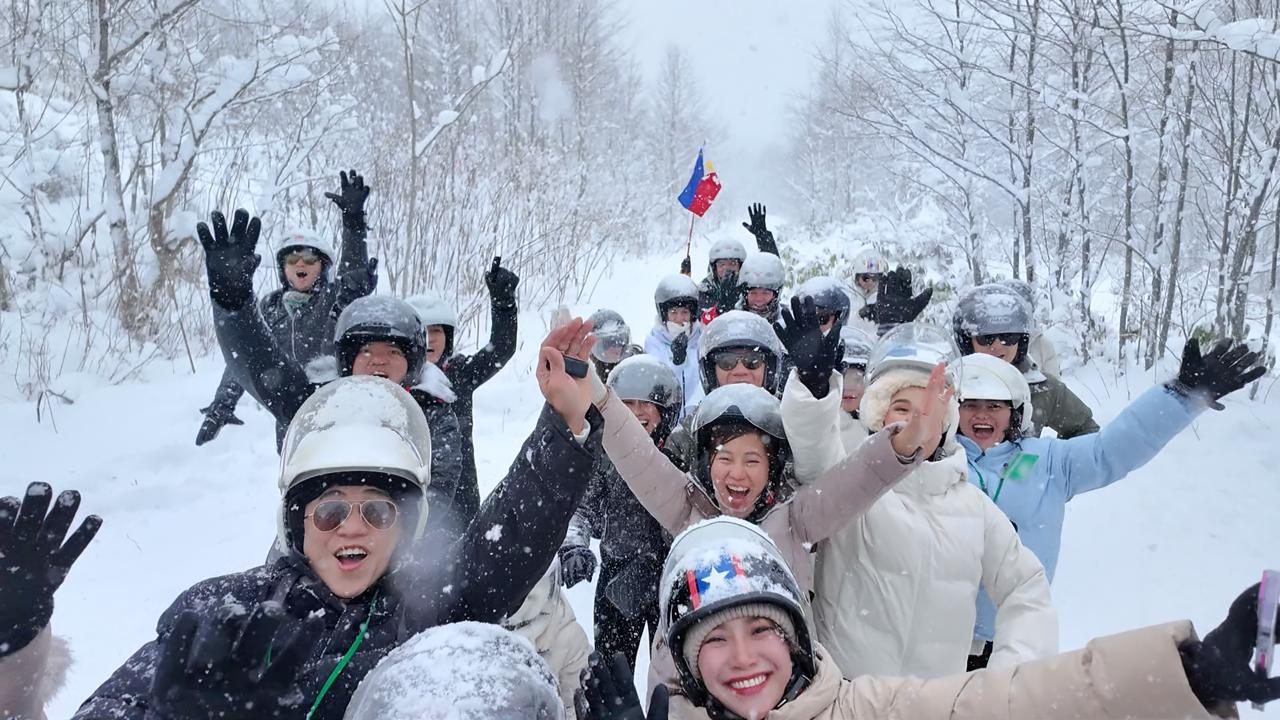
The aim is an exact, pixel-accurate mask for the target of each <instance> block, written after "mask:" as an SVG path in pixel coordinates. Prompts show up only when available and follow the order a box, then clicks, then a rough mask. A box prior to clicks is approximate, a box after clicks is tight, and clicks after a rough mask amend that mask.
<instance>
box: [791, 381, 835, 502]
mask: <svg viewBox="0 0 1280 720" xmlns="http://www.w3.org/2000/svg"><path fill="white" fill-rule="evenodd" d="M795 375H796V374H795V371H794V370H793V371H792V372H791V377H790V379H788V381H787V384H786V387H785V389H784V390H783V391H782V426H783V427H784V428H786V431H787V442H788V443H789V444H790V445H791V461H792V464H793V466H794V468H795V473H796V482H798V483H800V484H801V485H807V484H809V483H811V482H814V481H815V480H817V479H818V478H819V477H821V476H822V473H824V472H826V471H827V470H830V469H831V468H833V467H835V466H836V464H837V463H839V462H840V460H841V459H843V458H844V444H843V441H842V440H841V439H840V422H839V416H838V415H837V413H839V412H840V396H841V394H842V393H843V392H844V378H843V377H842V376H841V375H840V373H838V372H832V373H831V380H830V383H831V384H830V389H829V390H828V391H827V394H826V395H824V396H822V397H820V398H816V397H814V396H813V393H812V392H811V391H810V390H809V388H807V387H806V386H805V384H804V383H802V382H797V381H796V376H795Z"/></svg>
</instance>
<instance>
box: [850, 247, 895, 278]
mask: <svg viewBox="0 0 1280 720" xmlns="http://www.w3.org/2000/svg"><path fill="white" fill-rule="evenodd" d="M887 272H889V261H888V260H886V259H885V258H884V256H883V255H881V254H880V253H878V252H876V251H875V249H874V248H867V249H866V250H863V251H862V252H860V253H858V254H857V255H855V256H854V257H853V274H854V275H883V274H885V273H887Z"/></svg>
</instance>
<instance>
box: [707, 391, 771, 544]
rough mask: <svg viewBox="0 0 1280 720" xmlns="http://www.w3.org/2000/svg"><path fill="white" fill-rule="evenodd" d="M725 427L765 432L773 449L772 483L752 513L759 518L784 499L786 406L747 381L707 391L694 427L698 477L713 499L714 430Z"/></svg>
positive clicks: (751, 517) (767, 440) (758, 500)
mask: <svg viewBox="0 0 1280 720" xmlns="http://www.w3.org/2000/svg"><path fill="white" fill-rule="evenodd" d="M722 426H737V427H740V428H754V429H755V430H757V431H759V432H761V433H764V434H765V436H766V437H765V438H764V440H765V442H766V444H768V445H769V446H771V447H772V448H773V457H772V459H771V461H770V462H769V480H768V484H767V485H766V486H765V488H764V490H763V491H762V492H761V493H760V496H759V497H758V498H757V499H756V504H755V507H754V508H752V510H751V513H750V514H749V515H748V518H750V519H753V520H755V519H759V518H761V517H763V516H764V514H765V513H766V512H768V511H769V510H770V509H772V508H773V507H774V505H776V504H777V503H778V502H780V501H781V500H782V499H784V498H783V495H784V494H785V487H784V483H783V479H782V473H783V470H784V468H785V466H786V464H787V461H788V460H789V459H790V457H791V446H790V445H789V444H788V443H787V433H786V430H785V429H784V428H783V425H782V405H781V403H780V402H779V401H778V398H777V397H776V396H775V395H773V394H771V393H770V392H769V391H768V390H765V389H764V388H759V387H756V386H755V385H747V384H745V383H736V384H734V385H722V386H721V387H718V388H716V389H714V390H712V391H711V392H709V393H707V396H706V397H704V398H703V399H702V402H700V403H698V409H697V410H696V411H695V412H694V415H693V425H692V427H691V428H690V430H691V432H692V433H693V436H694V439H695V442H696V447H697V455H698V464H697V467H696V468H695V469H694V476H695V477H696V478H697V480H698V482H699V483H701V484H702V487H703V489H704V490H706V492H707V495H708V497H710V498H712V499H713V500H715V499H716V493H715V486H714V484H713V483H712V481H711V458H712V455H713V454H714V452H715V448H714V447H712V441H713V439H714V435H715V432H714V431H715V430H716V428H719V427H722ZM717 504H719V503H718V501H717Z"/></svg>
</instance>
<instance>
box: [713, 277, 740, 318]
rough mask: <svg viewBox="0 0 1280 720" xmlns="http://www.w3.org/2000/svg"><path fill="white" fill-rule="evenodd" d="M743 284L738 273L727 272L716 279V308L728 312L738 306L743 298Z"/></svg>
mask: <svg viewBox="0 0 1280 720" xmlns="http://www.w3.org/2000/svg"><path fill="white" fill-rule="evenodd" d="M742 291H743V287H742V285H740V284H738V273H735V272H731V273H727V274H726V275H725V276H724V277H723V278H721V279H719V280H717V281H716V308H717V309H719V311H720V312H722V313H726V312H729V311H730V310H733V309H734V308H736V307H738V301H739V300H741V299H742Z"/></svg>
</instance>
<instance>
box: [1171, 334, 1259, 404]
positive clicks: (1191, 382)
mask: <svg viewBox="0 0 1280 720" xmlns="http://www.w3.org/2000/svg"><path fill="white" fill-rule="evenodd" d="M1260 359H1261V358H1260V357H1259V355H1258V353H1256V352H1250V351H1249V346H1248V345H1246V344H1244V343H1242V342H1235V341H1232V340H1219V341H1218V344H1217V345H1214V346H1213V349H1212V350H1210V351H1209V353H1208V354H1207V355H1203V356H1202V355H1200V341H1198V340H1196V339H1195V338H1191V339H1189V340H1187V344H1186V346H1185V347H1183V349H1182V366H1181V367H1179V368H1178V377H1177V379H1176V380H1174V381H1172V382H1170V383H1168V385H1167V386H1168V387H1169V389H1171V390H1173V391H1174V392H1177V393H1180V394H1181V395H1183V396H1185V397H1189V398H1190V397H1197V398H1202V399H1204V400H1206V401H1207V402H1208V403H1209V407H1211V408H1213V409H1214V410H1222V409H1223V407H1224V406H1223V405H1222V403H1220V402H1218V400H1219V399H1220V398H1222V397H1223V396H1225V395H1228V394H1230V393H1233V392H1235V391H1236V390H1239V389H1240V388H1242V387H1244V386H1245V385H1248V384H1249V383H1251V382H1253V381H1254V380H1257V379H1258V378H1260V377H1262V376H1263V375H1265V374H1266V372H1267V369H1266V368H1265V367H1263V366H1262V365H1260V364H1259V360H1260Z"/></svg>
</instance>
